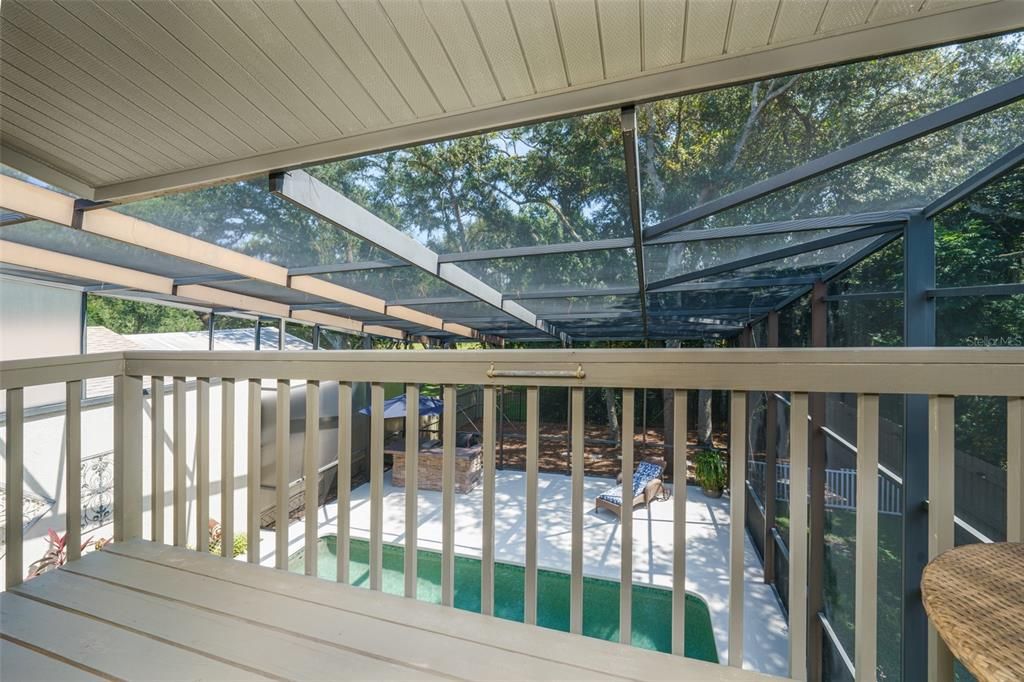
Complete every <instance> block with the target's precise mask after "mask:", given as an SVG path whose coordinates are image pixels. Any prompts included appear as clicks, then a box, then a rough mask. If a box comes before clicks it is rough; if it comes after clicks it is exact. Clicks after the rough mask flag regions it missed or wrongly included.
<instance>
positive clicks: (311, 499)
mask: <svg viewBox="0 0 1024 682" xmlns="http://www.w3.org/2000/svg"><path fill="white" fill-rule="evenodd" d="M302 444H303V448H302V478H303V488H302V504H303V513H304V514H305V522H306V526H305V533H304V540H305V550H304V552H303V556H304V557H305V570H306V575H316V565H317V514H318V511H319V509H318V507H319V505H318V504H317V502H318V501H319V496H318V494H317V493H318V492H319V491H320V474H319V472H318V471H317V469H318V467H317V456H318V455H319V454H320V382H319V381H312V380H311V381H307V382H306V428H305V433H304V434H303V439H302Z"/></svg>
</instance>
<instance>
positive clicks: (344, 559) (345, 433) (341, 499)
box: [335, 381, 352, 583]
mask: <svg viewBox="0 0 1024 682" xmlns="http://www.w3.org/2000/svg"><path fill="white" fill-rule="evenodd" d="M351 505H352V384H351V382H348V381H339V382H338V528H337V538H338V539H337V545H336V548H335V551H336V552H337V556H338V572H337V580H338V582H339V583H347V582H348V562H349V554H350V547H349V519H350V514H351V509H352V506H351Z"/></svg>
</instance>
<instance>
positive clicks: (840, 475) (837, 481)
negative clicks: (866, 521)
mask: <svg viewBox="0 0 1024 682" xmlns="http://www.w3.org/2000/svg"><path fill="white" fill-rule="evenodd" d="M747 470H748V472H749V473H748V476H749V477H750V478H751V479H752V480H756V481H760V482H761V484H762V485H761V486H758V487H757V488H755V490H758V488H763V483H764V480H765V463H764V462H759V461H749V462H747ZM901 493H902V491H901V489H900V485H899V483H897V482H896V481H894V480H893V479H892V478H890V477H889V476H886V475H885V474H884V473H881V472H879V474H878V512H879V513H880V514H902V513H903V500H902V496H901ZM775 499H777V500H781V501H783V502H789V463H788V462H779V463H777V464H776V465H775ZM856 501H857V470H856V469H825V507H826V508H828V509H847V510H851V511H852V510H856V509H857V504H856Z"/></svg>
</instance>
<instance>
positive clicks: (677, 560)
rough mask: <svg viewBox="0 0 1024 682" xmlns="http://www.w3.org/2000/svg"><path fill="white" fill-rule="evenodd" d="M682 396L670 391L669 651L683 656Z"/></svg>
mask: <svg viewBox="0 0 1024 682" xmlns="http://www.w3.org/2000/svg"><path fill="white" fill-rule="evenodd" d="M686 399H687V393H686V391H684V390H678V389H677V390H674V391H673V392H672V434H673V435H672V653H673V654H676V655H677V656H685V655H686V473H687V467H686V435H687V434H686Z"/></svg>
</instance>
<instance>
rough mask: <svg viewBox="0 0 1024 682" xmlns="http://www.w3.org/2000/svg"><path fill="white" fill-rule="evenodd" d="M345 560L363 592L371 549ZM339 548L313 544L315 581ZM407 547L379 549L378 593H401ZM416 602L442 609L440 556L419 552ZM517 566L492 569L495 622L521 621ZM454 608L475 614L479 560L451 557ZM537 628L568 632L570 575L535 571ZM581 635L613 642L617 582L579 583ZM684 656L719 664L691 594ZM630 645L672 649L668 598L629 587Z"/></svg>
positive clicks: (701, 607)
mask: <svg viewBox="0 0 1024 682" xmlns="http://www.w3.org/2000/svg"><path fill="white" fill-rule="evenodd" d="M350 542H351V545H350V547H351V553H350V555H349V579H350V580H351V582H352V584H353V585H356V586H359V587H368V586H369V556H370V545H369V543H368V542H367V541H366V540H360V539H355V538H353V539H352V540H351V541H350ZM337 543H338V539H337V537H336V536H334V535H326V536H323V537H321V538H320V539H319V542H318V547H317V574H318V575H319V576H320V577H321V578H326V579H328V580H334V579H336V577H337ZM404 554H405V548H404V547H402V546H400V545H387V544H386V545H384V570H383V575H382V586H383V590H384V592H387V593H389V594H397V595H401V594H404V593H405V578H404V566H405V562H404ZM304 566H305V561H304V551H303V550H301V549H300V550H299V551H298V552H296V553H294V554H292V555H291V556H290V557H289V558H288V569H289V570H291V571H293V572H296V573H302V572H303V570H304ZM417 569H418V570H417V574H418V575H417V588H416V597H417V599H419V600H421V601H426V602H432V603H435V604H439V603H441V555H440V553H438V552H432V551H430V550H424V549H421V550H419V554H418V556H417ZM524 573H525V571H524V569H523V567H522V566H517V565H515V564H505V563H495V565H494V610H495V615H497V616H498V617H500V618H506V619H508V620H516V621H520V622H522V620H523V575H524ZM455 608H459V609H465V610H466V611H475V612H477V613H479V612H480V560H479V559H474V558H472V557H463V556H456V557H455ZM537 624H538V625H541V626H543V627H548V628H553V629H555V630H562V631H565V632H568V631H569V575H568V574H567V573H562V572H560V571H550V570H546V569H539V570H538V571H537ZM583 634H585V635H588V636H590V637H597V638H599V639H606V640H609V641H618V639H619V583H618V582H617V581H614V580H604V579H599V578H588V577H585V578H584V579H583ZM685 642H686V655H687V656H689V657H691V658H697V659H700V660H704V661H711V662H712V663H718V652H717V649H716V648H715V637H714V632H713V631H712V629H711V615H710V614H709V613H708V607H707V605H706V604H705V603H704V602H703V600H701V599H700V598H699V597H697V596H696V595H692V594H687V595H686V638H685ZM633 644H634V645H635V646H638V647H643V648H645V649H654V650H656V651H664V652H670V651H671V650H672V592H671V590H668V589H665V588H660V587H653V586H648V585H633Z"/></svg>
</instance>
